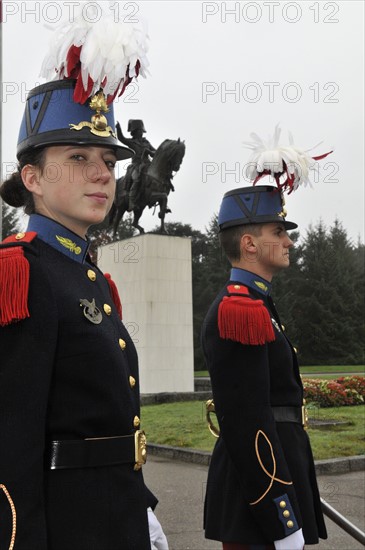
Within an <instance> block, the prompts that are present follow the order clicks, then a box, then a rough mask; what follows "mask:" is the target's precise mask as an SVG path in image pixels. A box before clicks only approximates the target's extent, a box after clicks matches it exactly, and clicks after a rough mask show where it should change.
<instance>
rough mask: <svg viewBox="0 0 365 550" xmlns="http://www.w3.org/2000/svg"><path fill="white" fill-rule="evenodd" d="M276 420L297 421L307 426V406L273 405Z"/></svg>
mask: <svg viewBox="0 0 365 550" xmlns="http://www.w3.org/2000/svg"><path fill="white" fill-rule="evenodd" d="M271 409H272V412H273V415H274V419H275V422H296V423H297V424H301V425H302V426H304V427H306V426H307V423H308V418H307V412H306V408H305V407H304V406H303V407H271Z"/></svg>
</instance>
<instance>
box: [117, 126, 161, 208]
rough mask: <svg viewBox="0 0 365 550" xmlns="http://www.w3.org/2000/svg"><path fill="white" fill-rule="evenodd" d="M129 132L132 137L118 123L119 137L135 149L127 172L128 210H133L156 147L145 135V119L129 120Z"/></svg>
mask: <svg viewBox="0 0 365 550" xmlns="http://www.w3.org/2000/svg"><path fill="white" fill-rule="evenodd" d="M128 132H129V133H130V134H131V136H132V137H131V138H126V137H125V136H124V135H123V132H122V129H121V127H120V125H119V124H117V133H118V139H119V141H121V142H122V143H124V144H125V145H127V146H128V147H130V149H132V150H133V151H134V155H133V157H132V162H131V164H130V165H129V166H128V168H127V172H126V175H125V177H126V190H127V191H128V192H129V204H128V212H131V211H132V210H133V209H134V208H135V206H136V201H137V199H138V195H139V193H140V191H141V180H142V178H141V174H142V171H143V170H144V169H145V168H147V167H148V166H149V164H150V163H151V161H150V158H149V157H150V156H151V157H153V156H154V154H155V152H156V149H155V148H154V147H153V146H152V145H151V144H150V142H149V141H148V139H146V138H145V137H143V133H144V132H146V130H145V127H144V124H143V120H137V119H132V120H129V121H128Z"/></svg>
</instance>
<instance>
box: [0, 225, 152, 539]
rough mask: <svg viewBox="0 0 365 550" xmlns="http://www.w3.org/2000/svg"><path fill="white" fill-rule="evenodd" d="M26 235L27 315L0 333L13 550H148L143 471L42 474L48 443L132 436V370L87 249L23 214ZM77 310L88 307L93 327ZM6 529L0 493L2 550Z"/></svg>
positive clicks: (4, 477)
mask: <svg viewBox="0 0 365 550" xmlns="http://www.w3.org/2000/svg"><path fill="white" fill-rule="evenodd" d="M28 229H29V231H36V232H37V234H38V236H37V237H36V238H34V239H33V240H32V242H31V243H29V244H27V243H24V246H23V249H24V254H25V257H26V258H27V260H28V262H29V265H30V277H29V295H28V307H29V315H30V316H29V317H28V318H26V319H24V320H22V321H19V322H14V323H11V324H8V325H6V326H4V327H1V328H0V349H1V363H0V408H1V413H0V485H3V486H4V487H6V490H7V491H8V493H9V495H10V497H11V500H12V502H13V505H14V508H15V510H16V515H17V528H16V539H15V549H16V550H76V549H77V550H150V540H149V533H148V521H147V506H148V505H151V504H152V502H151V499H152V501H153V497H152V496H151V495H150V494H149V493H148V491H147V490H146V487H145V484H144V481H143V475H142V471H141V470H140V471H134V469H133V464H121V465H117V466H99V467H95V468H75V469H66V470H55V471H51V470H49V469H47V465H46V466H45V467H44V452H45V449H47V445H48V442H49V441H51V440H58V439H67V440H70V439H85V438H94V437H95V438H97V437H110V436H120V435H129V434H133V433H134V432H135V430H136V428H138V427H139V426H138V418H139V416H140V409H139V376H138V360H137V354H136V350H135V347H134V344H133V342H132V340H131V338H130V336H129V334H128V331H127V330H126V328H125V327H124V325H123V324H122V322H121V320H120V318H119V316H118V314H117V311H116V307H115V305H114V303H113V301H112V298H111V294H110V290H109V285H108V282H107V280H106V279H105V277H104V275H103V273H102V272H101V271H100V270H99V269H98V268H97V267H96V266H95V265H92V264H91V262H90V260H89V259H88V256H87V249H88V243H87V241H85V240H83V239H81V238H80V237H78V236H77V235H75V234H74V233H72V232H70V231H68V230H67V229H66V228H64V227H63V226H61V225H59V224H57V223H55V222H53V221H52V220H49V219H48V218H45V217H43V216H38V215H35V216H32V217H31V220H30V224H29V228H28ZM19 244H22V240H21V238H20V239H19ZM3 246H4V245H3ZM5 246H6V245H5ZM7 246H9V245H7ZM80 300H87V301H88V302H90V303H92V302H93V301H94V303H95V306H96V307H97V309H98V310H99V311H100V313H101V322H100V323H99V324H95V323H93V322H92V321H91V320H90V319H89V318H88V317H87V316H85V314H84V307H83V306H82V305H81V304H80ZM13 512H14V510H13ZM12 520H13V513H12V510H11V507H10V503H9V500H8V498H7V497H6V495H5V492H4V491H0V549H1V550H7V549H8V547H9V543H10V538H11V532H12Z"/></svg>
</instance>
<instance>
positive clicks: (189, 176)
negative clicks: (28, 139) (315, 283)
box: [2, 0, 364, 241]
mask: <svg viewBox="0 0 365 550" xmlns="http://www.w3.org/2000/svg"><path fill="white" fill-rule="evenodd" d="M69 5H70V2H50V1H49V2H48V1H44V2H32V1H26V2H22V1H17V2H14V1H4V2H3V10H4V21H5V22H4V26H3V48H4V51H3V80H4V88H3V92H4V93H3V97H4V104H3V109H4V112H3V129H2V132H3V134H2V145H3V163H5V170H8V169H9V168H8V167H9V163H12V162H14V161H15V151H16V142H17V135H18V130H19V126H20V122H21V118H22V114H23V109H24V99H25V94H26V91H27V90H30V89H31V88H32V87H34V86H35V85H37V84H38V83H42V82H43V80H42V79H40V78H39V77H38V75H39V71H40V67H41V64H42V61H43V56H44V52H45V51H46V49H47V47H48V42H49V39H50V35H51V32H52V31H51V30H49V27H54V26H55V25H54V23H52V22H54V21H56V20H57V19H58V18H59V17H60V15H61V14H63V15H67V14H68V13H70V7H69ZM113 5H114V8H113V9H114V13H115V15H116V16H119V17H121V18H124V19H126V18H139V17H140V16H141V15H142V16H143V17H144V18H145V19H146V20H147V22H148V28H149V36H150V42H149V44H150V49H149V56H148V57H149V61H150V68H149V70H150V75H149V76H148V77H147V79H143V78H140V79H139V80H138V83H137V84H135V85H133V86H132V87H131V88H130V89H129V91H128V90H127V92H126V93H125V95H124V96H123V97H122V98H121V99H120V100H119V101H118V102H117V103H116V105H115V114H116V119H117V120H119V121H120V123H121V125H122V127H123V129H124V133H125V134H126V133H127V132H126V129H127V122H128V119H130V118H142V119H143V120H144V123H145V127H146V129H147V134H146V137H147V138H148V139H149V140H150V141H151V143H152V144H153V145H154V147H157V146H158V145H159V144H160V143H161V142H162V141H163V140H164V139H165V138H171V139H177V138H178V137H180V138H181V139H184V140H185V143H186V156H185V159H184V161H183V164H182V166H181V169H180V172H178V173H177V175H176V177H175V180H174V185H175V189H176V191H175V193H172V194H171V195H170V197H169V204H170V207H171V209H172V214H170V215H168V217H167V220H168V221H179V222H183V223H190V224H191V225H192V226H193V227H194V228H195V229H201V230H204V228H205V227H206V226H207V225H208V224H209V221H210V219H211V217H212V215H213V214H214V213H215V212H217V211H218V209H219V205H220V202H221V199H222V196H223V194H224V193H225V192H226V191H228V190H230V189H233V188H236V187H241V186H247V185H249V182H248V181H247V180H245V179H244V177H243V174H242V171H243V168H244V166H245V163H246V162H247V161H248V158H249V153H250V152H249V150H248V149H246V148H245V147H244V145H243V142H244V141H247V140H249V134H250V133H251V132H253V131H254V132H256V133H258V134H259V135H260V136H263V137H266V136H268V135H271V134H272V133H273V131H274V127H275V125H276V124H277V123H280V125H281V128H282V140H281V142H282V144H285V142H287V133H288V131H291V132H292V134H293V136H294V140H295V144H296V145H297V146H299V147H302V148H304V149H308V148H310V147H312V146H314V145H316V144H317V143H318V142H320V141H323V143H322V144H321V145H319V146H318V147H317V148H316V149H315V150H314V151H313V155H316V154H317V155H318V154H321V153H324V152H327V151H329V150H331V149H332V148H334V149H335V151H334V153H333V154H332V155H330V156H329V157H328V158H327V159H325V160H324V161H321V163H320V165H321V172H320V174H319V177H315V176H313V177H312V179H313V181H314V184H313V189H310V188H300V189H299V190H298V191H297V192H295V193H293V194H292V195H290V196H289V197H288V198H287V201H286V202H287V210H288V216H287V219H290V220H294V221H296V222H297V223H298V224H299V226H300V228H301V229H302V230H303V233H304V230H305V228H307V227H308V225H309V224H310V223H312V224H314V223H316V222H317V221H318V220H319V219H320V218H322V219H323V221H324V222H325V223H326V224H328V225H330V224H332V223H333V221H334V219H335V217H336V216H337V217H338V218H339V219H340V220H341V221H342V222H343V224H344V226H345V228H346V229H347V230H348V233H349V235H350V236H351V238H353V239H354V241H356V240H357V238H358V236H360V238H361V240H362V241H363V240H364V173H363V167H364V163H363V154H364V139H363V138H364V135H363V129H364V123H363V121H364V112H363V101H364V90H363V82H364V74H363V67H364V59H363V46H364V27H363V20H364V13H363V12H364V3H363V2H362V1H360V0H359V1H340V2H338V1H337V2H322V1H320V2H315V1H309V2H307V1H304V2H300V3H299V2H275V1H272V2H265V1H264V2H195V1H184V2H179V1H170V2H167V1H162V2H155V1H148V2H128V3H123V2H113ZM315 180H316V181H315ZM265 183H268V182H265ZM141 222H142V225H143V226H144V227H145V229H146V230H148V229H151V228H152V227H154V225H155V224H156V223H158V218H157V216H156V215H155V216H154V217H153V216H152V210H151V211H149V212H146V213H145V214H144V215H143V217H142V219H141Z"/></svg>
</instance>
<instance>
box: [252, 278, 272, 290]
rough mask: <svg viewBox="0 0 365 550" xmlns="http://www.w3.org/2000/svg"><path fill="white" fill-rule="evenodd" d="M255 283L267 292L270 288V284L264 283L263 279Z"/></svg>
mask: <svg viewBox="0 0 365 550" xmlns="http://www.w3.org/2000/svg"><path fill="white" fill-rule="evenodd" d="M254 283H255V285H256V286H258V287H259V288H261V290H264V291H265V292H267V291H268V290H269V288H268V286H267V285H265V283H263V282H262V281H254Z"/></svg>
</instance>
